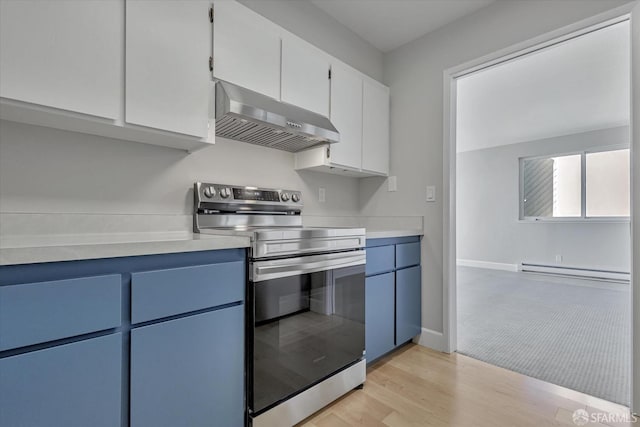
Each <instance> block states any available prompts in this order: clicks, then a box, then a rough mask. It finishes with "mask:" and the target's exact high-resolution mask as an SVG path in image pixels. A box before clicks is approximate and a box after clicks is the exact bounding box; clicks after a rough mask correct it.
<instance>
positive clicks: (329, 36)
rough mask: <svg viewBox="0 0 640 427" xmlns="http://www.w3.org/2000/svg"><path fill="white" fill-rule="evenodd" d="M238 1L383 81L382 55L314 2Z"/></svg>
mask: <svg viewBox="0 0 640 427" xmlns="http://www.w3.org/2000/svg"><path fill="white" fill-rule="evenodd" d="M239 1H240V3H242V4H244V5H245V6H247V7H249V8H251V9H253V10H254V11H256V12H258V13H259V14H261V15H263V16H264V17H266V18H267V19H269V20H271V21H273V22H275V23H276V24H278V25H280V26H281V27H284V28H285V29H287V30H289V31H291V32H292V33H294V34H296V35H297V36H298V37H302V38H303V39H305V40H307V41H308V42H310V43H311V44H314V45H315V46H316V47H318V48H320V49H322V50H324V51H325V52H328V53H329V54H331V55H332V56H335V57H336V58H338V59H340V60H341V61H343V62H346V63H347V64H349V65H351V66H352V67H354V68H356V69H357V70H359V71H361V72H363V73H365V74H367V75H368V76H370V77H372V78H374V79H376V80H378V81H380V80H382V69H383V67H382V64H383V62H382V60H383V55H382V52H380V51H379V50H378V49H376V48H375V47H373V46H372V45H371V44H370V43H369V42H367V41H365V40H364V39H363V38H361V37H360V36H358V35H357V34H356V33H354V32H353V31H351V30H349V29H348V28H347V27H345V26H344V25H342V24H340V23H339V22H338V21H336V20H335V18H333V17H332V16H330V15H329V14H327V13H326V12H324V11H323V10H322V9H320V8H318V7H316V6H315V5H314V4H313V3H311V2H309V1H297V0H294V1H292V0H239Z"/></svg>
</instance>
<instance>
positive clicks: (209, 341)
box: [130, 305, 244, 427]
mask: <svg viewBox="0 0 640 427" xmlns="http://www.w3.org/2000/svg"><path fill="white" fill-rule="evenodd" d="M130 387H131V400H130V412H131V427H151V426H153V427H182V426H184V427H205V426H207V427H209V426H224V427H236V426H237V427H241V426H243V425H244V390H243V389H244V305H236V306H232V307H227V308H223V309H219V310H215V311H210V312H206V313H202V314H197V315H193V316H189V317H183V318H180V319H175V320H170V321H166V322H162V323H157V324H153V325H149V326H143V327H140V328H135V329H133V330H132V331H131V384H130Z"/></svg>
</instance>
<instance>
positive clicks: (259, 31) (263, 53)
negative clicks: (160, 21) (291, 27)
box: [183, 1, 281, 99]
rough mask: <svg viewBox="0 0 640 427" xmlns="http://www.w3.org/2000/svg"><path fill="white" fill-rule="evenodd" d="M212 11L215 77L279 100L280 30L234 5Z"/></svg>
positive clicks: (218, 6)
mask: <svg viewBox="0 0 640 427" xmlns="http://www.w3.org/2000/svg"><path fill="white" fill-rule="evenodd" d="M183 3H184V2H183ZM213 7H214V19H213V75H214V77H216V78H218V79H221V80H226V81H229V82H231V83H235V84H237V85H239V86H242V87H245V88H247V89H250V90H253V91H254V92H259V93H262V94H264V95H267V96H270V97H272V98H274V99H280V37H281V29H280V27H278V26H277V25H275V24H274V23H273V22H271V21H269V20H267V19H266V18H264V17H262V16H261V15H259V14H257V13H255V12H254V11H252V10H251V9H249V8H247V7H245V6H243V5H241V4H239V3H237V2H235V1H217V2H214V6H213Z"/></svg>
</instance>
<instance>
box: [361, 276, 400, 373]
mask: <svg viewBox="0 0 640 427" xmlns="http://www.w3.org/2000/svg"><path fill="white" fill-rule="evenodd" d="M393 282H394V274H393V273H387V274H381V275H379V276H371V277H367V278H366V282H365V328H366V329H365V330H366V332H365V345H366V350H367V353H366V358H367V361H369V362H370V361H372V360H374V359H377V358H378V357H380V356H382V355H383V354H385V353H387V352H389V351H391V350H392V349H393V347H394V341H393V336H394V327H393V321H394V317H393V316H394V311H395V307H394V286H393V284H394V283H393Z"/></svg>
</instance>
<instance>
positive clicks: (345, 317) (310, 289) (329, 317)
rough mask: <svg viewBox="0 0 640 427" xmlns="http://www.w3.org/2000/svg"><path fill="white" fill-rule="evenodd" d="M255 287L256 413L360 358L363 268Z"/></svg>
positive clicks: (339, 270) (356, 267)
mask: <svg viewBox="0 0 640 427" xmlns="http://www.w3.org/2000/svg"><path fill="white" fill-rule="evenodd" d="M252 285H253V286H254V299H255V305H254V307H255V322H254V326H255V328H254V346H253V405H252V409H253V412H254V415H257V414H258V413H259V412H261V411H264V410H266V409H268V408H270V407H271V406H273V405H275V404H277V403H278V402H280V401H282V400H284V399H286V398H288V397H291V396H292V395H294V394H296V393H298V392H300V391H302V390H304V389H306V388H308V387H309V386H311V385H313V384H315V383H316V382H318V381H320V380H322V379H324V378H326V377H327V376H329V375H331V374H333V373H334V372H336V371H338V370H340V369H342V368H343V367H346V366H348V365H350V364H352V363H353V362H355V361H357V360H359V359H360V358H361V357H362V354H363V351H364V266H363V265H362V266H355V267H347V268H341V269H335V270H330V271H323V272H319V273H310V274H304V275H297V276H293V277H285V278H278V279H273V280H266V281H262V282H258V283H254V284H252Z"/></svg>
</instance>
